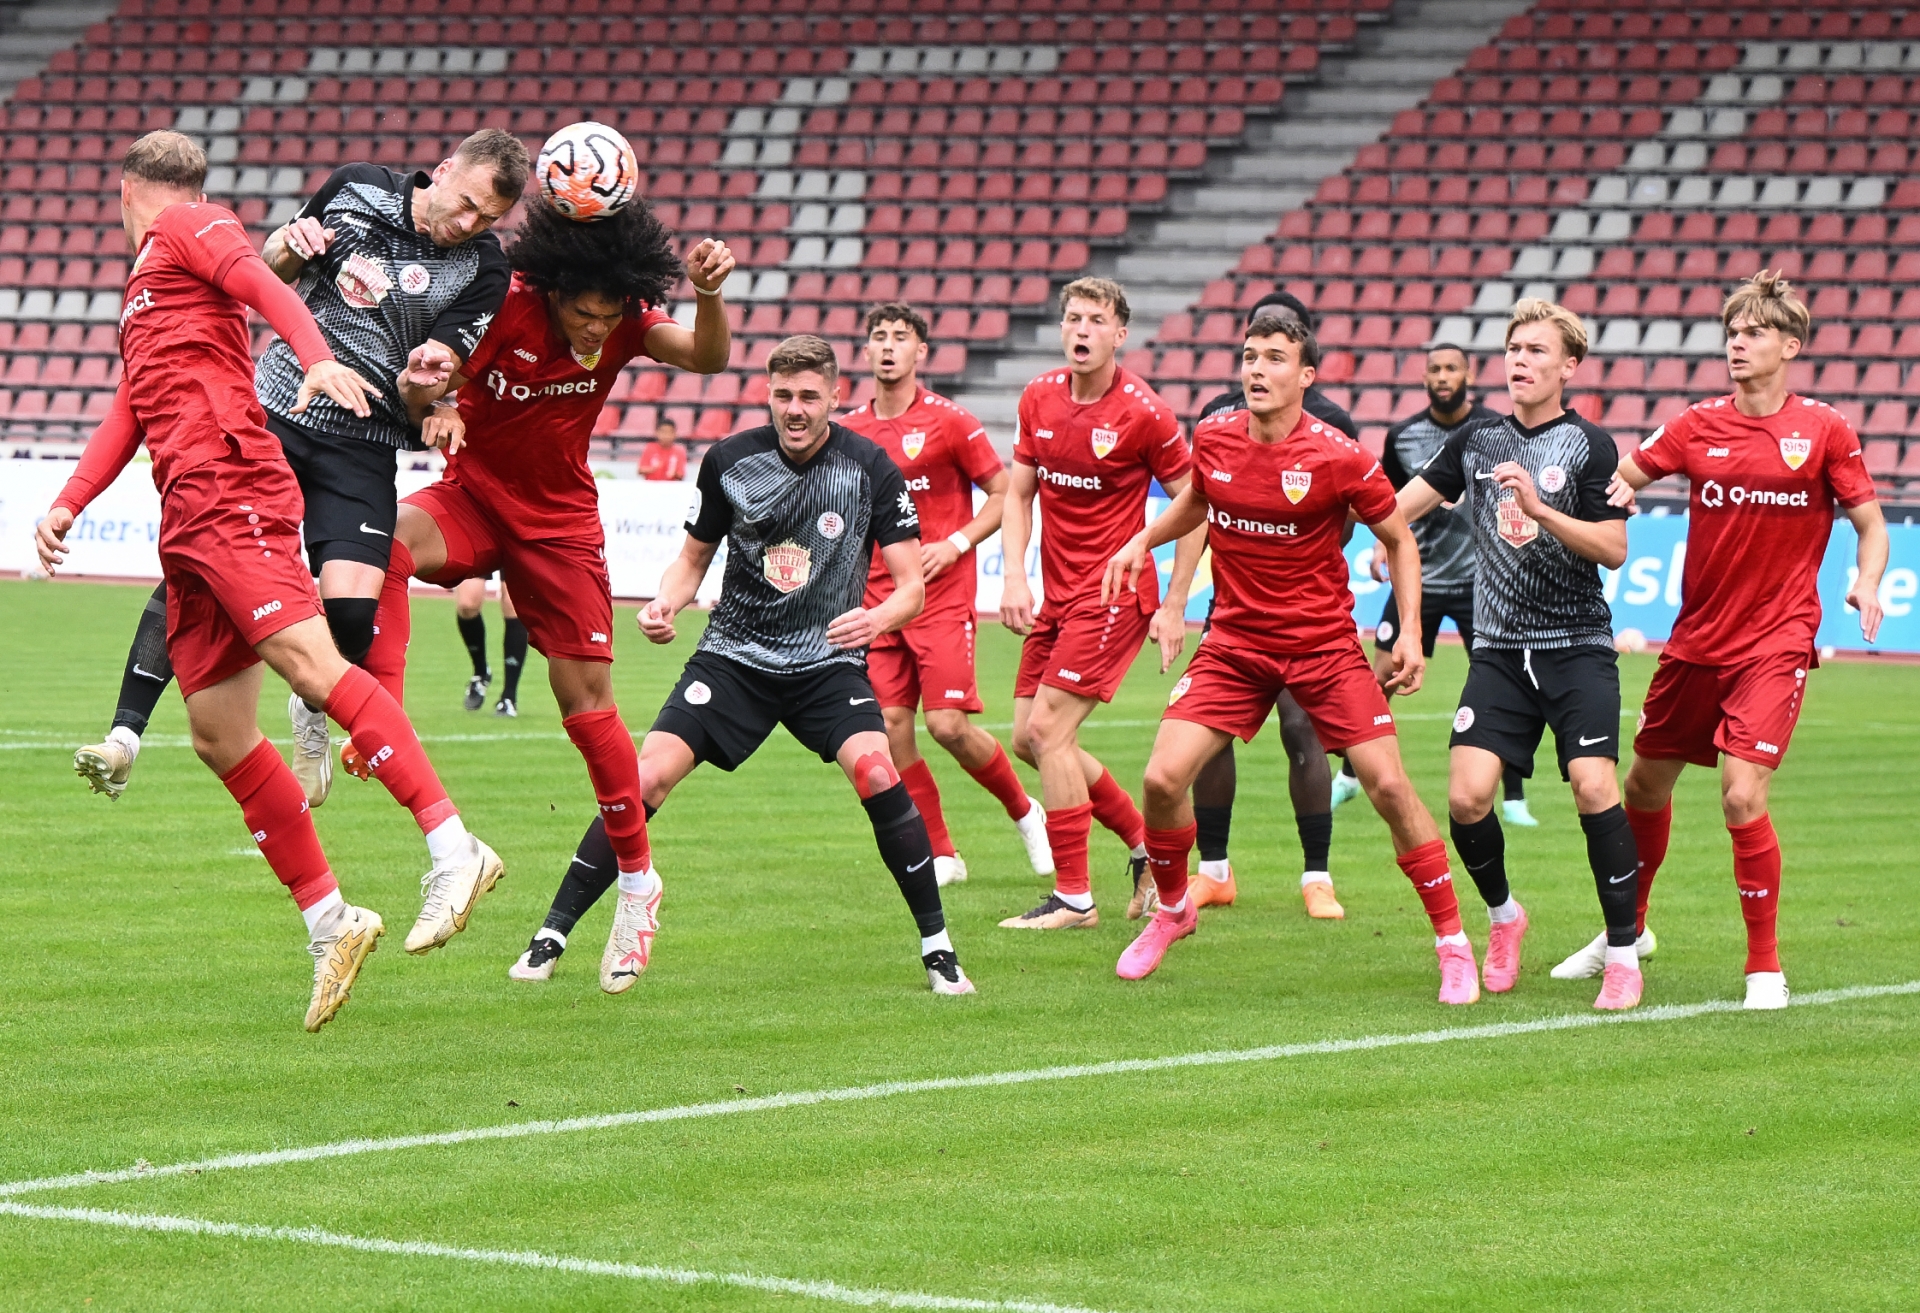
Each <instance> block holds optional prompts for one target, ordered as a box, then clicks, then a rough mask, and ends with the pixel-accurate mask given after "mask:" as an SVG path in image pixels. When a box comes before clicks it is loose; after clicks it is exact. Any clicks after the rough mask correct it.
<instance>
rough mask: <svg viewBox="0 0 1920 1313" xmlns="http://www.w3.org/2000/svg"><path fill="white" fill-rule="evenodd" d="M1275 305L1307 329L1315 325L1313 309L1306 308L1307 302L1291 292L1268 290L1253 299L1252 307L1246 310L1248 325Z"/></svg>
mask: <svg viewBox="0 0 1920 1313" xmlns="http://www.w3.org/2000/svg"><path fill="white" fill-rule="evenodd" d="M1275 306H1278V307H1280V308H1281V309H1283V310H1285V311H1286V312H1287V313H1289V314H1291V315H1292V316H1293V317H1294V318H1296V319H1298V320H1299V321H1300V322H1301V323H1303V324H1305V325H1306V326H1307V327H1308V328H1309V329H1311V328H1313V327H1314V326H1315V323H1316V321H1315V319H1314V317H1313V311H1311V310H1309V309H1307V303H1306V302H1305V301H1302V300H1301V299H1300V298H1299V297H1297V296H1295V295H1294V294H1293V293H1292V292H1282V291H1273V292H1268V293H1267V294H1266V295H1265V296H1263V297H1261V298H1260V299H1259V300H1258V301H1255V302H1254V303H1253V309H1251V310H1249V311H1247V325H1248V327H1252V325H1253V321H1254V320H1256V319H1258V318H1259V317H1260V316H1261V314H1262V313H1264V312H1265V311H1268V310H1272V309H1273V308H1274V307H1275Z"/></svg>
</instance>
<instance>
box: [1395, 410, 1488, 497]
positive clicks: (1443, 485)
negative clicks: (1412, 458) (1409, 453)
mask: <svg viewBox="0 0 1920 1313" xmlns="http://www.w3.org/2000/svg"><path fill="white" fill-rule="evenodd" d="M1475 427H1476V426H1475V425H1472V424H1462V425H1461V426H1460V427H1459V428H1457V429H1455V430H1454V432H1453V434H1452V436H1451V437H1449V438H1448V439H1447V440H1446V441H1445V442H1444V443H1442V444H1441V446H1440V450H1438V451H1436V452H1434V453H1433V455H1432V456H1430V457H1428V459H1427V463H1426V464H1425V465H1422V466H1421V467H1420V477H1421V478H1423V479H1425V480H1426V481H1427V484H1428V486H1430V487H1431V488H1432V489H1433V490H1434V491H1435V492H1437V493H1439V494H1440V496H1441V499H1442V500H1444V501H1459V500H1460V494H1462V493H1464V492H1465V491H1466V490H1467V467H1466V451H1467V439H1468V438H1470V437H1471V436H1473V430H1474V428H1475ZM1409 482H1411V480H1409Z"/></svg>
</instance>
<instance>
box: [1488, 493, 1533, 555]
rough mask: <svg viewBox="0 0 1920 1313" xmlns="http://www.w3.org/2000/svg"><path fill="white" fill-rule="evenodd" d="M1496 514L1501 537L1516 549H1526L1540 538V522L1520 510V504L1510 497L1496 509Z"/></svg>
mask: <svg viewBox="0 0 1920 1313" xmlns="http://www.w3.org/2000/svg"><path fill="white" fill-rule="evenodd" d="M1493 509H1494V514H1495V516H1496V517H1497V521H1498V524H1499V527H1500V536H1501V537H1502V538H1504V539H1506V540H1507V542H1508V543H1509V544H1510V545H1512V546H1514V547H1525V546H1526V545H1527V544H1528V543H1530V542H1532V541H1533V540H1534V539H1535V538H1538V537H1539V536H1540V522H1539V521H1538V520H1536V519H1534V518H1533V517H1532V516H1530V515H1528V514H1527V513H1526V512H1525V511H1523V510H1521V509H1520V503H1519V502H1517V501H1515V500H1514V499H1513V498H1511V497H1509V498H1508V499H1507V500H1505V501H1503V502H1500V503H1499V504H1498V505H1496V506H1495V507H1494V508H1493Z"/></svg>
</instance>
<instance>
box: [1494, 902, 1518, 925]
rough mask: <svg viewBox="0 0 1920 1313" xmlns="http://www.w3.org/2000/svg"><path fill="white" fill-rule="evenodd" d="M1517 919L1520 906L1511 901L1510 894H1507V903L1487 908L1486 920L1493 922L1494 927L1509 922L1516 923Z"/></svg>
mask: <svg viewBox="0 0 1920 1313" xmlns="http://www.w3.org/2000/svg"><path fill="white" fill-rule="evenodd" d="M1519 919H1520V904H1518V903H1516V902H1514V901H1513V895H1512V894H1508V895H1507V901H1506V902H1504V903H1502V904H1500V906H1498V907H1489V908H1488V909H1487V920H1489V921H1491V922H1493V923H1494V924H1495V925H1506V924H1507V923H1508V922H1509V921H1518V920H1519Z"/></svg>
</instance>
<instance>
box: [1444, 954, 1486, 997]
mask: <svg viewBox="0 0 1920 1313" xmlns="http://www.w3.org/2000/svg"><path fill="white" fill-rule="evenodd" d="M1434 952H1435V953H1436V954H1438V955H1439V958H1440V1001H1441V1002H1442V1003H1456V1004H1458V1003H1478V1002H1479V1001H1480V972H1479V970H1478V968H1477V967H1476V966H1475V964H1474V960H1473V945H1472V944H1441V945H1439V946H1438V947H1436V948H1435V949H1434Z"/></svg>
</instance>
